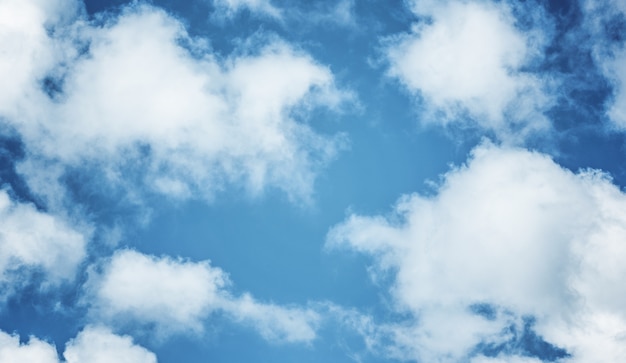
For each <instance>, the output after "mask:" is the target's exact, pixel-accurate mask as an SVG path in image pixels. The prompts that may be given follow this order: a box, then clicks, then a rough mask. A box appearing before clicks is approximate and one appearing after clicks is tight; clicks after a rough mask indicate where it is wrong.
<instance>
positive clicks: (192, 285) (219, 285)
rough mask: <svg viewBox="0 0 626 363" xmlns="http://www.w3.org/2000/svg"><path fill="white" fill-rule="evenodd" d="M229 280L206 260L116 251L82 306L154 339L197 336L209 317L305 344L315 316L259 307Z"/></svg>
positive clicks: (92, 277)
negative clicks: (151, 330) (150, 329)
mask: <svg viewBox="0 0 626 363" xmlns="http://www.w3.org/2000/svg"><path fill="white" fill-rule="evenodd" d="M228 284H229V282H228V277H227V275H226V274H225V273H224V272H223V271H222V270H221V269H219V268H215V267H211V266H210V264H209V262H208V261H201V262H191V261H184V260H180V259H171V258H169V257H162V258H158V257H154V256H148V255H144V254H141V253H139V252H136V251H133V250H122V251H118V252H116V253H115V254H114V255H113V257H112V258H111V259H110V261H107V262H106V263H105V265H104V266H103V267H102V271H100V272H99V273H98V272H96V271H93V272H92V273H91V275H90V278H89V281H88V283H87V287H86V290H87V293H86V299H85V302H86V304H89V305H90V306H91V315H92V316H93V317H94V318H95V319H97V320H101V321H115V322H120V323H122V324H123V323H124V322H125V321H133V322H138V323H140V324H146V325H149V326H155V327H156V328H157V330H158V334H160V335H161V336H168V335H171V334H175V333H182V332H193V333H200V332H201V331H202V330H203V327H204V323H205V321H206V320H207V318H208V317H209V316H210V314H211V313H213V312H216V313H219V312H221V313H225V314H227V315H228V316H230V317H231V318H232V319H233V320H234V321H237V322H240V323H242V324H245V325H249V326H251V327H252V328H253V329H255V330H257V331H258V332H259V333H260V334H261V335H262V336H263V337H264V338H265V339H267V340H271V341H279V342H310V341H312V340H313V339H315V337H316V327H317V323H318V321H319V316H318V314H317V313H316V312H314V311H312V310H309V309H301V308H289V307H283V306H280V305H275V304H265V303H261V302H258V301H257V300H255V299H254V298H252V296H250V295H249V294H244V295H243V296H241V297H233V296H232V295H231V294H230V293H229V292H228V290H227V287H228Z"/></svg>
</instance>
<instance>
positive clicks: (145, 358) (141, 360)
mask: <svg viewBox="0 0 626 363" xmlns="http://www.w3.org/2000/svg"><path fill="white" fill-rule="evenodd" d="M63 356H64V358H65V360H63V361H59V359H58V357H57V351H56V348H55V347H54V346H53V345H51V344H50V343H47V342H45V341H42V340H39V339H37V338H36V337H30V339H29V341H28V342H27V343H24V344H22V343H20V338H19V337H18V336H16V335H9V334H7V333H5V332H2V331H0V361H2V362H6V363H21V362H35V363H84V362H90V363H109V362H119V363H156V362H157V359H156V356H155V355H154V353H152V352H150V351H148V350H146V349H145V348H143V347H141V346H138V345H135V344H133V341H132V339H131V338H130V337H128V336H119V335H115V334H113V333H111V332H110V331H109V330H107V329H105V328H101V327H93V326H88V327H86V328H85V329H84V330H83V331H81V332H80V333H79V334H78V335H77V336H76V338H74V339H72V340H70V341H69V342H68V343H67V345H66V347H65V352H64V353H63Z"/></svg>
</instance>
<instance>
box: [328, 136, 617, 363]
mask: <svg viewBox="0 0 626 363" xmlns="http://www.w3.org/2000/svg"><path fill="white" fill-rule="evenodd" d="M625 210H626V195H624V193H623V192H622V191H620V189H619V188H618V187H616V186H615V185H613V184H612V183H611V180H610V179H609V178H608V177H607V176H606V175H605V174H603V173H601V172H599V171H594V170H586V171H580V172H578V173H576V174H575V173H572V172H571V171H569V170H566V169H564V168H562V167H560V166H559V165H557V164H556V163H555V162H554V161H552V160H551V159H550V158H549V157H547V156H545V155H542V154H539V153H535V152H530V151H526V150H521V149H513V148H504V147H496V146H493V145H490V144H483V145H481V146H479V147H477V148H476V149H475V150H474V151H473V152H472V156H471V158H470V160H469V161H468V163H467V165H466V166H463V167H459V168H456V169H453V170H452V171H450V172H449V173H447V174H446V175H445V176H444V179H443V182H442V184H441V186H440V187H439V188H438V190H437V191H436V193H435V194H434V195H432V196H423V195H419V194H413V195H406V196H404V197H402V198H401V199H400V200H399V202H398V204H397V205H396V206H395V209H394V212H393V213H392V214H391V215H389V216H374V217H367V216H359V215H351V216H350V217H348V218H347V220H346V221H345V222H344V223H342V224H340V225H338V226H336V227H334V228H333V229H332V230H331V231H330V232H329V235H328V241H327V245H328V247H330V248H340V247H341V248H350V249H355V250H357V251H360V252H362V253H365V254H367V255H370V256H373V257H374V258H375V262H376V263H375V266H376V270H374V274H375V276H389V277H390V278H391V282H392V284H391V287H390V289H389V291H390V293H391V296H392V298H393V302H394V308H395V309H396V310H397V311H398V312H404V313H408V314H409V316H410V318H409V319H408V320H407V319H404V321H403V322H401V323H397V324H396V323H393V324H391V323H385V324H383V326H382V327H381V328H379V329H378V328H370V331H373V332H374V333H370V335H373V336H376V335H379V336H383V337H387V338H388V339H391V341H392V342H393V344H391V346H385V344H382V345H383V347H382V348H380V349H382V350H386V351H388V352H392V353H393V355H394V356H396V357H401V358H404V359H417V360H420V359H421V360H425V361H441V362H455V361H458V360H462V359H466V358H472V357H473V355H475V354H478V353H480V350H481V347H483V348H485V347H491V348H493V350H495V351H496V353H497V352H498V351H500V352H501V353H502V354H504V355H505V356H507V358H506V361H508V359H509V358H508V355H522V356H528V357H530V358H532V357H537V358H539V357H538V356H537V355H538V353H533V352H530V351H528V350H527V349H528V348H527V347H525V346H524V344H523V343H520V341H519V339H521V338H520V336H523V335H524V334H526V336H534V337H535V338H533V339H538V340H539V341H541V340H543V341H544V343H543V344H545V345H546V347H548V348H546V349H548V350H551V351H552V352H553V353H554V355H555V356H557V357H560V358H561V359H562V361H564V362H586V361H589V360H598V361H606V362H609V361H620V360H623V359H624V358H625V357H626V350H625V348H624V332H626V310H624V306H626V305H624V296H626V295H625V293H626V291H624V289H623V288H621V287H620V286H622V284H620V282H619V281H621V279H622V278H623V276H624V275H625V274H626V269H625V268H624V266H623V264H621V263H620V261H622V260H623V259H624V257H625V256H626V244H624V242H623V238H622V237H623V236H624V233H625V232H626V213H624V211H625ZM381 281H385V280H384V279H383V280H381ZM459 326H462V327H463V328H462V329H459ZM362 330H364V331H367V329H362ZM512 332H515V333H514V334H513V333H512ZM380 340H381V339H378V341H380ZM374 341H377V340H374ZM373 345H376V344H373ZM521 353H523V354H521ZM567 354H569V355H570V356H567ZM442 357H445V358H442ZM476 359H478V358H476ZM481 359H482V358H481ZM502 359H505V358H502Z"/></svg>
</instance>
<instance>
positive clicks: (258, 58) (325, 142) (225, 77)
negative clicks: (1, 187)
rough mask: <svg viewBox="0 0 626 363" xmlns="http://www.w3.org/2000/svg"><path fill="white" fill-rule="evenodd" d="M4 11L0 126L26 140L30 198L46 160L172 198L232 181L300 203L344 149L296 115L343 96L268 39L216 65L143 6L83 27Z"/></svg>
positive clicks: (203, 45) (37, 7) (314, 68)
mask: <svg viewBox="0 0 626 363" xmlns="http://www.w3.org/2000/svg"><path fill="white" fill-rule="evenodd" d="M3 6H11V7H12V8H11V9H10V10H11V12H12V13H15V14H20V16H15V18H19V19H21V20H20V21H11V22H8V24H7V25H6V26H4V27H3V28H0V37H2V38H3V39H5V38H6V39H7V40H8V44H9V45H12V46H14V47H15V48H16V52H11V51H9V52H6V53H2V55H0V65H1V67H0V71H1V72H2V74H3V79H4V81H3V84H2V85H1V86H0V94H3V95H6V97H3V99H2V101H0V102H2V104H1V105H0V118H1V119H2V120H3V122H4V123H6V124H8V125H9V126H11V127H13V128H14V129H15V130H17V132H18V134H19V135H20V136H21V138H22V139H23V141H24V143H25V146H26V148H27V151H28V155H29V156H30V159H29V160H27V161H26V162H25V163H24V165H26V166H25V167H22V168H20V171H21V172H22V173H24V174H25V176H26V177H27V179H28V180H30V181H31V187H33V188H36V187H37V185H38V183H37V180H39V179H41V178H42V176H41V174H42V173H43V171H45V170H52V169H53V168H54V163H56V164H57V166H59V167H60V168H61V170H63V168H74V170H76V168H77V167H79V166H80V167H84V166H86V165H92V166H93V167H94V169H93V170H100V172H101V173H102V174H103V175H102V177H103V179H105V180H107V181H108V182H112V183H113V184H116V185H132V184H133V183H135V184H136V183H137V182H139V183H140V184H144V185H146V186H148V188H149V189H150V190H152V191H153V192H157V193H162V194H165V195H168V196H172V197H179V198H187V197H192V196H194V197H198V198H210V197H211V196H212V195H213V194H214V192H215V191H218V190H220V189H222V188H224V187H225V186H226V185H229V184H233V185H237V186H238V187H243V188H244V189H246V190H247V191H248V192H249V193H251V194H259V193H261V192H262V191H263V190H264V189H265V188H266V187H267V186H271V187H274V188H279V189H282V190H284V191H285V192H286V193H287V194H288V195H289V196H290V197H291V198H292V199H299V200H306V199H307V198H309V197H310V195H311V193H312V186H313V182H314V179H315V174H316V171H317V170H318V169H319V168H320V167H321V166H323V165H324V163H326V162H327V161H328V160H329V159H331V158H332V157H333V155H334V154H335V153H336V152H337V150H338V148H340V147H341V145H342V144H343V140H342V137H341V136H340V135H339V136H324V135H321V134H318V133H316V132H315V131H314V130H313V129H312V127H311V126H309V124H308V120H306V117H305V116H304V115H305V113H304V112H301V111H303V110H311V109H314V108H316V107H327V108H331V109H336V108H337V107H339V105H340V104H341V103H342V102H344V101H345V100H346V97H347V96H346V94H345V93H343V92H341V91H339V90H338V89H337V88H336V87H335V85H334V82H333V76H332V73H331V72H330V70H329V69H328V68H327V67H324V66H322V65H320V64H319V63H317V62H316V61H315V60H313V59H312V58H311V57H310V56H308V55H307V54H305V53H304V52H302V51H300V50H298V49H297V48H296V47H293V46H290V45H288V44H287V43H285V42H283V41H281V40H279V39H275V38H271V37H269V38H267V39H261V38H262V37H257V38H255V39H253V40H250V41H248V42H243V45H242V46H241V47H240V48H239V49H238V50H237V51H236V52H234V53H233V55H231V56H228V57H223V56H218V55H217V54H215V53H214V52H213V51H212V50H211V48H210V46H209V45H208V42H209V40H208V39H202V38H193V37H191V36H189V35H188V34H187V32H186V30H185V27H184V26H183V24H182V23H181V22H180V21H178V20H177V19H175V18H173V17H172V16H170V15H168V14H167V13H166V12H165V11H163V10H159V9H157V8H153V7H150V6H148V5H141V4H133V5H129V6H127V7H125V8H124V9H123V10H122V11H121V13H120V14H119V15H110V16H106V15H102V17H101V18H100V19H99V20H98V21H94V22H93V23H89V22H85V21H84V19H83V18H82V17H80V16H78V15H72V14H75V13H74V12H71V11H73V10H72V9H74V8H71V9H70V10H68V12H65V13H63V12H62V14H65V15H66V16H65V18H60V17H58V16H55V15H54V14H55V12H50V13H48V12H47V8H44V6H43V5H41V4H39V3H37V2H34V1H29V2H24V3H23V4H22V3H21V2H6V4H5V3H3ZM72 16H74V18H72ZM67 18H71V19H73V22H70V21H68V20H67ZM59 19H61V20H59ZM14 53H15V54H14ZM15 65H18V67H14V66H15ZM32 163H35V166H32V165H31V164H32ZM44 166H45V167H44ZM61 175H62V172H61ZM48 178H50V177H48ZM39 192H40V193H42V194H45V190H39Z"/></svg>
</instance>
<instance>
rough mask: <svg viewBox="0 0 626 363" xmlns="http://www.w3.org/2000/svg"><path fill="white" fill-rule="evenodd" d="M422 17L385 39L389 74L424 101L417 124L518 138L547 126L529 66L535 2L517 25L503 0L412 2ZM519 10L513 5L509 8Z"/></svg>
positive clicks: (535, 55) (534, 50) (542, 41)
mask: <svg viewBox="0 0 626 363" xmlns="http://www.w3.org/2000/svg"><path fill="white" fill-rule="evenodd" d="M411 4H412V5H413V6H412V10H413V11H414V13H415V14H416V15H418V16H420V17H421V20H420V21H419V22H417V23H415V24H414V25H413V29H412V30H411V32H410V33H408V34H399V35H396V36H394V37H391V38H388V39H387V40H386V42H385V43H386V57H387V59H388V61H389V74H390V75H391V76H392V77H394V78H397V79H398V80H399V81H400V82H401V83H402V84H403V85H404V86H405V87H406V89H407V90H409V91H410V92H411V93H413V94H414V95H415V96H417V97H419V98H420V99H422V100H423V105H424V110H423V111H424V117H423V122H424V123H427V124H428V123H437V124H442V125H444V126H446V125H457V126H461V127H468V126H470V127H478V128H479V129H483V130H486V131H488V132H493V133H495V134H496V136H498V137H499V138H500V139H502V140H505V141H513V142H521V141H523V140H524V139H525V137H527V136H528V135H530V134H534V133H537V132H539V131H542V132H545V131H548V130H549V129H550V124H549V121H548V120H547V118H546V117H545V116H544V115H543V111H545V110H546V109H547V108H548V107H549V106H550V104H551V103H552V102H553V100H552V97H551V96H550V95H549V94H548V93H547V90H548V86H549V82H548V79H547V78H545V77H543V76H542V75H541V74H538V73H534V72H532V71H530V68H531V66H532V63H533V62H534V61H537V60H538V59H540V55H541V53H542V50H543V47H544V46H545V45H546V36H547V35H546V34H544V33H543V31H544V30H546V29H548V28H547V24H546V22H545V21H544V20H540V19H542V17H541V15H540V14H539V12H540V10H537V9H539V8H534V10H529V9H523V11H526V12H531V13H536V14H533V17H532V18H534V20H533V27H532V28H530V29H528V30H521V29H520V28H518V25H517V19H516V17H515V15H514V9H512V6H510V5H509V4H508V3H507V2H498V3H491V2H472V1H463V2H452V1H444V2H435V3H433V2H429V1H414V2H411ZM516 10H518V11H519V10H520V9H516Z"/></svg>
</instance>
